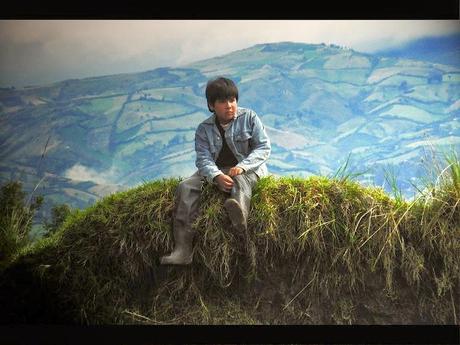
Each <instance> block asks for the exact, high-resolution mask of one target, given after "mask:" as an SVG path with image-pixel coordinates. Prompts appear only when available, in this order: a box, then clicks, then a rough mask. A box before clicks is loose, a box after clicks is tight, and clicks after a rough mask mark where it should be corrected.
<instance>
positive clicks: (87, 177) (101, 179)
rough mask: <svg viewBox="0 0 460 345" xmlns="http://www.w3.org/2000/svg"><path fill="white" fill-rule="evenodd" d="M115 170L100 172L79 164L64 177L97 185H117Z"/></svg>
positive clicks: (66, 172)
mask: <svg viewBox="0 0 460 345" xmlns="http://www.w3.org/2000/svg"><path fill="white" fill-rule="evenodd" d="M115 175H116V172H115V169H114V168H111V169H109V170H107V171H102V172H98V171H96V170H94V169H92V168H88V167H85V166H84V165H81V164H79V163H77V164H75V165H74V166H73V167H72V168H70V169H67V170H66V171H65V172H64V177H67V178H69V179H72V180H76V181H91V182H94V183H97V184H103V185H108V184H116V182H115V180H116V178H115Z"/></svg>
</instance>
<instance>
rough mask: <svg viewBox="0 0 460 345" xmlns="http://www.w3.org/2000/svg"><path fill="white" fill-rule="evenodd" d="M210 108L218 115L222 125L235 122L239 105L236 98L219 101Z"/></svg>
mask: <svg viewBox="0 0 460 345" xmlns="http://www.w3.org/2000/svg"><path fill="white" fill-rule="evenodd" d="M209 107H210V108H211V110H213V111H214V112H215V113H216V116H217V119H218V120H219V122H220V123H223V124H226V123H229V122H230V121H232V120H233V118H234V117H235V115H236V112H237V110H238V104H237V101H236V98H235V97H231V98H228V99H218V100H217V101H215V102H214V104H210V105H209Z"/></svg>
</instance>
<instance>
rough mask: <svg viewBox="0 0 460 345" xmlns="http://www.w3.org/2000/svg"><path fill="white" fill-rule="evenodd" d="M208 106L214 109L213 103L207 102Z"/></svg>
mask: <svg viewBox="0 0 460 345" xmlns="http://www.w3.org/2000/svg"><path fill="white" fill-rule="evenodd" d="M208 108H209V109H210V110H211V111H214V105H213V104H211V103H208Z"/></svg>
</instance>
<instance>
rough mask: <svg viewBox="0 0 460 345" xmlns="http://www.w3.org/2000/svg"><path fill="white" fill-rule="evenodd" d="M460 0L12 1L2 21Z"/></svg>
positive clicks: (340, 15)
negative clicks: (252, 0) (255, 0)
mask: <svg viewBox="0 0 460 345" xmlns="http://www.w3.org/2000/svg"><path fill="white" fill-rule="evenodd" d="M459 18H460V16H459V1H458V0H440V1H434V0H411V1H409V0H381V1H375V0H335V1H332V0H311V1H308V0H282V1H276V0H273V1H272V0H264V1H261V0H259V1H258V2H251V1H249V0H244V1H243V0H231V1H225V2H224V1H217V0H214V1H210V2H209V3H206V2H203V1H190V0H188V1H182V0H179V1H165V0H150V1H149V2H145V3H142V2H134V1H123V2H122V1H120V2H118V1H109V0H104V1H97V2H96V1H89V0H78V1H59V2H57V1H50V0H42V1H33V2H32V1H31V2H28V3H24V2H22V1H10V2H8V6H7V7H6V8H2V11H1V12H0V19H330V20H345V19H346V20H351V19H367V20H373V19H401V20H406V19H459Z"/></svg>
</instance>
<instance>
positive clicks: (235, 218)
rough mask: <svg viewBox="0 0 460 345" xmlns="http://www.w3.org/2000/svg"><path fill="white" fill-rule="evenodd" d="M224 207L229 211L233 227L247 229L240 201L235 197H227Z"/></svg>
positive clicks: (240, 229)
mask: <svg viewBox="0 0 460 345" xmlns="http://www.w3.org/2000/svg"><path fill="white" fill-rule="evenodd" d="M224 207H225V210H226V211H227V213H228V216H229V218H230V221H231V222H232V225H233V227H234V228H236V229H238V230H239V231H244V230H246V226H245V225H244V215H243V211H242V210H241V208H240V205H239V204H238V202H237V201H236V200H233V199H227V200H226V201H225V203H224Z"/></svg>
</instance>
